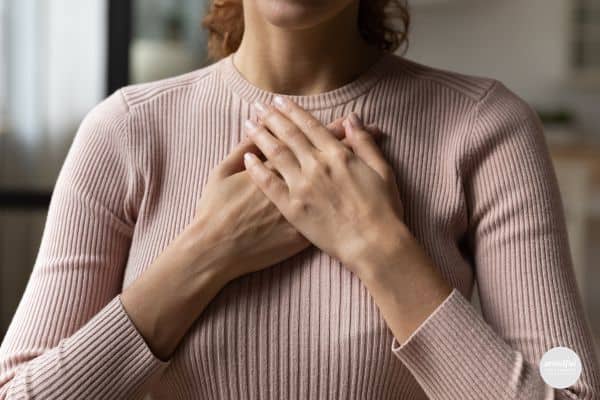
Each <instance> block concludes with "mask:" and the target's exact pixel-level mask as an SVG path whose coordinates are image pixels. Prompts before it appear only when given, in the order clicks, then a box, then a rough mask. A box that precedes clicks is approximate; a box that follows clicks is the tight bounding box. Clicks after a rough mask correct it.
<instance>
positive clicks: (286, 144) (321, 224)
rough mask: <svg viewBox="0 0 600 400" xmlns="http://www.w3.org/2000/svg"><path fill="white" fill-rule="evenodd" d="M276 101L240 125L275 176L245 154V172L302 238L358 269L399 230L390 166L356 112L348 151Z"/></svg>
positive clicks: (300, 112)
mask: <svg viewBox="0 0 600 400" xmlns="http://www.w3.org/2000/svg"><path fill="white" fill-rule="evenodd" d="M278 100H280V101H278ZM274 104H275V106H276V108H275V107H272V106H270V105H265V104H260V103H259V104H255V108H256V111H257V114H258V116H259V118H260V122H261V123H262V125H263V126H261V125H260V124H255V123H252V122H251V121H250V120H248V121H247V122H246V124H245V127H246V132H247V135H248V136H249V137H250V139H252V141H254V143H255V144H256V145H257V146H258V148H259V149H260V150H261V152H262V153H263V154H264V155H265V157H266V158H267V159H268V160H269V161H270V163H272V165H273V167H274V169H275V170H276V171H277V172H278V173H279V174H280V176H279V175H277V173H275V172H274V171H273V170H271V169H269V168H267V167H266V166H265V165H264V164H263V163H262V161H261V160H260V159H259V158H258V157H256V155H254V154H251V153H248V154H247V155H246V157H245V165H246V169H247V170H248V172H249V173H250V175H251V177H252V179H253V180H254V181H255V183H256V184H257V185H258V186H259V187H260V189H261V190H262V191H263V192H264V193H265V195H266V196H267V197H268V198H269V199H270V200H271V201H272V202H273V203H274V204H275V206H276V207H277V208H279V210H280V211H281V213H282V214H283V216H284V217H285V218H286V219H287V220H288V221H289V222H290V223H291V224H292V225H294V226H295V227H296V229H297V230H298V231H299V232H300V233H301V234H302V235H303V236H305V237H306V238H307V239H308V240H309V241H311V242H312V243H313V244H315V245H316V246H317V247H319V248H321V249H322V250H323V251H325V252H327V253H328V254H329V255H331V256H333V257H335V258H337V259H339V260H340V261H342V262H343V263H344V264H345V265H346V266H347V267H349V268H350V269H351V270H353V271H355V272H358V271H357V269H358V268H360V267H361V265H362V263H364V264H366V263H367V260H366V258H368V257H369V256H370V255H372V253H373V251H374V250H376V247H375V246H378V245H380V244H382V243H385V240H383V239H385V238H391V237H398V235H401V234H403V233H404V228H403V227H404V224H403V222H402V218H403V210H402V204H401V201H400V196H399V193H398V189H397V185H396V180H395V177H394V173H393V171H392V168H391V167H390V165H389V164H388V163H387V161H386V160H385V158H384V156H383V154H382V153H381V151H380V150H379V148H378V147H377V144H376V143H375V141H374V140H373V138H372V135H370V134H369V133H368V132H367V131H366V130H365V128H364V126H363V124H362V122H361V121H360V119H359V118H358V117H357V116H356V114H351V116H350V118H348V119H346V120H345V122H344V124H345V128H346V138H347V139H348V143H349V145H350V147H351V149H349V148H348V147H347V146H344V145H343V144H341V143H340V142H339V141H338V140H336V139H335V138H334V137H333V135H332V133H331V132H330V131H329V130H328V129H327V127H325V126H324V125H323V124H322V123H321V122H320V121H319V120H318V119H317V118H315V117H314V116H313V115H312V114H310V113H309V112H307V111H305V110H304V109H302V108H301V107H300V106H298V105H297V104H295V103H293V102H292V101H290V100H288V99H285V98H282V97H277V98H276V100H275V101H274Z"/></svg>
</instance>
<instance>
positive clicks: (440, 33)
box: [407, 0, 572, 105]
mask: <svg viewBox="0 0 600 400" xmlns="http://www.w3.org/2000/svg"><path fill="white" fill-rule="evenodd" d="M412 3H414V4H413V7H412V10H411V11H412V16H413V26H412V32H411V42H410V48H409V52H408V53H407V56H408V58H411V59H415V60H417V61H421V62H424V63H428V64H431V65H434V66H438V67H442V68H448V69H452V70H457V71H459V72H464V73H468V74H478V75H484V76H490V77H494V78H497V79H500V80H501V81H503V82H504V83H505V84H507V85H508V86H509V87H510V88H511V89H513V90H515V91H516V92H517V93H519V94H520V95H521V96H523V97H524V98H525V99H526V100H528V101H530V102H533V103H536V104H546V103H552V102H555V101H556V100H557V96H556V95H557V93H559V92H560V90H561V82H562V81H563V80H565V79H566V78H567V77H568V74H569V56H570V55H569V51H570V47H569V41H570V39H569V37H570V17H571V15H572V12H571V3H570V0H500V1H481V0H446V1H441V0H440V1H437V2H433V4H431V5H418V3H421V2H420V1H418V0H415V1H413V2H412ZM550 105H552V104H550Z"/></svg>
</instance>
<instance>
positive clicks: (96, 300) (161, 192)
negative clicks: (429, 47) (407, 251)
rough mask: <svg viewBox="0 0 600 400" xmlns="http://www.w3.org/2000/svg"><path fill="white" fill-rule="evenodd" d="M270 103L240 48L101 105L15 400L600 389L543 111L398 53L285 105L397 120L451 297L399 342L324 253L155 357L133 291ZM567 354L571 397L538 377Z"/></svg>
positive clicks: (244, 294)
mask: <svg viewBox="0 0 600 400" xmlns="http://www.w3.org/2000/svg"><path fill="white" fill-rule="evenodd" d="M273 95H274V94H273V93H271V92H268V91H265V90H263V89H261V88H259V87H257V86H254V85H253V84H252V83H251V82H250V81H248V80H247V79H246V78H245V77H244V76H243V75H242V74H241V72H240V71H239V70H238V69H237V68H236V66H235V64H234V62H233V56H232V55H230V56H228V57H225V58H223V59H221V60H219V61H217V62H215V63H213V64H210V65H208V66H205V67H203V68H200V69H197V70H195V71H192V72H190V73H187V74H183V75H179V76H176V77H172V78H169V79H165V80H161V81H155V82H151V83H145V84H137V85H131V86H127V87H124V88H122V89H120V90H118V91H116V92H115V93H114V94H113V95H111V96H109V97H108V98H107V99H105V100H104V101H102V102H101V103H100V104H98V105H97V106H96V107H94V109H93V110H91V111H90V112H89V114H88V115H87V116H86V117H85V119H84V120H83V121H82V123H81V125H80V127H79V129H78V131H77V133H76V135H75V137H74V139H73V142H72V145H71V147H70V149H69V151H68V154H67V157H66V159H65V162H64V164H63V166H62V168H61V170H60V173H59V176H58V178H57V181H56V185H55V188H54V192H53V195H52V199H51V203H50V207H49V211H48V215H47V219H46V223H45V227H44V231H43V236H42V240H41V244H40V248H39V253H38V255H37V258H36V261H35V265H34V267H33V272H32V274H31V277H30V279H29V282H28V284H27V288H26V290H25V293H24V295H23V298H22V299H21V301H20V303H19V306H18V309H17V311H16V314H15V316H14V318H13V320H12V322H11V324H10V327H9V329H8V332H7V334H6V336H5V338H4V340H3V343H2V345H1V347H0V399H1V400H5V399H130V398H131V399H141V398H143V397H144V396H145V395H146V394H150V395H151V398H152V399H181V400H184V399H205V400H213V399H214V400H216V399H223V400H224V399H243V400H245V399H248V400H250V399H286V400H287V399H290V400H292V399H298V400H306V399H311V400H316V399H344V400H348V399H349V400H358V399H361V400H363V399H374V400H375V399H382V400H391V399H409V400H421V399H427V398H430V399H439V400H442V399H443V400H447V399H461V400H468V399H473V400H475V399H493V400H498V399H522V400H525V399H527V400H532V399H565V400H566V399H571V400H574V399H580V400H584V399H586V400H593V399H596V400H597V399H599V398H600V375H599V372H598V365H597V362H596V359H595V357H594V350H593V345H592V339H591V338H592V336H591V332H590V328H589V322H588V321H587V320H586V318H585V316H584V313H583V309H582V304H581V300H580V298H579V297H578V295H577V293H578V292H577V286H576V283H575V279H574V274H573V267H572V261H571V255H570V253H569V247H568V238H567V233H566V224H565V219H564V214H563V210H562V203H561V198H560V194H559V190H558V185H557V181H556V177H555V172H554V170H553V167H552V161H551V158H550V156H549V151H548V148H547V145H546V142H545V138H544V134H543V129H542V126H541V123H540V120H539V118H538V116H537V115H536V114H535V112H534V111H533V110H532V108H531V107H530V106H529V105H528V104H527V103H525V102H524V101H523V100H522V99H520V98H519V97H518V96H517V95H515V94H514V93H513V92H512V91H510V90H509V89H508V88H507V87H506V86H505V85H503V84H502V83H501V82H499V81H497V80H494V79H489V78H484V77H476V76H468V75H463V74H459V73H455V72H451V71H446V70H441V69H436V68H433V67H429V66H426V65H423V64H419V63H416V62H413V61H409V60H407V59H405V58H403V57H400V56H398V55H393V54H386V55H385V56H383V57H382V58H381V59H379V60H378V61H376V62H375V63H374V64H373V65H372V66H371V68H369V69H368V70H366V71H365V72H363V73H362V74H361V75H360V76H358V77H356V78H355V79H354V80H352V81H350V82H349V83H347V84H345V85H343V86H341V87H339V88H337V89H334V90H331V91H329V92H325V93H320V94H314V95H304V96H289V97H290V98H291V99H293V100H295V101H296V102H298V103H299V104H300V105H301V106H303V107H305V108H307V109H308V110H310V111H311V112H312V113H313V114H314V115H316V116H317V117H318V118H319V119H320V120H321V121H322V122H323V123H328V122H330V121H332V120H333V119H335V118H337V117H339V116H343V115H347V114H348V113H349V112H350V111H355V112H356V113H357V114H358V115H360V116H362V118H363V119H364V120H365V122H367V123H375V124H377V126H378V127H379V128H380V129H381V130H382V131H383V132H384V133H385V135H384V138H383V139H382V140H381V147H382V149H383V151H384V153H385V155H386V157H387V158H388V160H389V161H390V163H391V165H392V167H393V168H394V170H395V171H396V175H397V183H398V186H399V189H400V194H401V196H402V201H403V204H404V208H405V222H406V224H407V226H408V227H409V228H410V230H411V232H412V233H413V234H414V235H415V237H416V238H417V239H418V240H419V242H420V243H421V244H422V246H423V248H424V249H425V250H426V252H427V253H428V254H429V255H430V257H431V259H432V261H433V262H434V263H435V265H436V267H437V268H439V270H440V271H441V273H442V274H443V276H444V277H445V278H446V279H447V281H448V282H449V283H450V284H451V285H452V286H453V288H454V289H453V291H452V293H451V294H450V295H449V296H448V298H446V300H445V301H444V302H443V303H442V304H441V305H440V306H439V307H438V308H437V309H436V310H435V311H434V313H433V314H431V315H430V316H429V318H428V319H427V320H426V321H425V322H424V323H423V324H422V325H421V326H420V327H419V328H418V329H417V331H415V332H414V333H413V335H412V336H411V337H410V338H409V339H408V340H406V341H405V342H404V343H399V342H398V341H397V340H396V339H395V338H394V337H393V335H392V333H391V331H390V330H389V329H388V328H387V326H386V324H385V321H384V320H383V317H382V315H381V314H380V312H379V310H378V308H377V306H376V305H375V303H374V302H373V300H372V298H371V296H370V294H369V292H368V291H367V290H366V288H365V286H363V284H362V283H361V281H360V280H359V279H358V278H357V277H356V276H355V275H353V274H352V273H351V272H350V271H348V270H347V269H346V268H345V267H344V266H343V265H341V264H340V262H338V261H337V260H335V259H332V258H331V257H329V256H328V255H326V254H324V253H323V252H321V251H320V250H319V249H317V248H315V247H310V248H308V249H307V250H305V251H303V252H301V253H299V254H298V255H296V256H294V257H291V258H289V259H287V260H285V261H283V262H281V263H279V264H277V265H274V266H272V267H269V268H267V269H265V270H263V271H260V272H257V273H253V274H250V275H246V276H243V277H241V278H238V279H236V280H234V281H232V282H230V283H229V284H228V285H227V286H226V287H225V288H224V289H223V290H222V291H221V292H220V293H219V294H218V295H217V296H216V297H215V298H214V300H213V301H212V302H211V303H210V304H209V306H208V307H207V308H206V310H205V311H204V312H203V313H202V315H201V316H200V317H199V318H198V319H197V321H196V322H195V324H194V325H193V326H192V328H191V329H190V331H189V332H188V334H187V335H186V336H185V338H184V340H183V341H182V343H181V345H180V346H179V348H178V349H177V351H176V353H175V354H174V355H173V357H172V358H171V359H169V360H167V361H162V360H160V359H158V358H157V357H155V356H154V355H153V353H152V351H151V350H150V348H149V347H148V345H147V343H146V342H145V340H144V338H143V337H142V336H141V335H140V334H139V332H138V331H137V329H136V327H135V326H134V324H133V323H132V321H131V320H130V319H129V316H128V315H127V313H126V311H125V309H124V308H123V306H122V303H121V300H120V293H121V292H122V291H123V289H124V288H126V287H127V286H128V285H130V284H131V283H132V282H133V281H134V280H135V279H136V278H138V277H139V276H140V275H141V274H142V273H143V272H144V270H145V269H146V268H148V266H149V265H151V263H152V261H153V260H154V259H155V258H156V257H157V256H158V255H159V254H160V253H161V252H162V251H163V250H164V249H165V248H166V247H167V245H168V244H169V243H170V242H171V241H172V240H173V239H174V238H175V237H176V236H177V235H178V234H179V233H180V232H181V231H182V230H183V229H184V228H185V227H186V226H187V225H188V224H189V223H190V222H191V221H192V219H193V217H194V211H195V206H196V204H197V201H198V199H199V198H200V194H201V190H202V186H203V185H204V183H205V182H206V179H207V176H208V173H209V172H210V171H211V169H212V168H213V167H214V166H215V165H216V164H217V163H218V162H219V161H220V160H221V159H223V157H225V155H226V154H227V153H228V152H229V151H230V150H231V149H232V147H233V146H234V145H235V144H236V143H237V142H239V141H240V139H241V138H242V136H243V131H242V124H243V121H244V120H245V119H247V118H254V117H255V116H254V115H253V109H252V106H251V105H252V102H253V101H254V100H256V99H260V100H262V101H264V102H269V101H271V100H272V98H273ZM397 268H402V265H398V266H397ZM475 280H477V282H478V287H479V290H480V299H481V313H482V315H483V317H482V316H481V315H480V314H479V313H477V312H476V310H475V308H474V307H473V306H472V305H471V303H470V302H469V299H470V298H471V295H472V291H473V285H474V282H475ZM555 346H567V347H569V348H571V349H573V350H574V351H575V352H577V353H578V354H579V356H580V357H581V360H582V363H583V374H582V376H581V378H580V380H579V381H578V382H577V383H576V384H575V385H573V386H572V387H570V388H567V389H562V390H553V389H552V388H550V387H548V386H546V385H545V384H544V382H543V381H542V380H541V378H540V375H539V372H538V362H539V360H540V358H541V356H542V355H543V353H544V352H545V351H547V350H548V349H550V348H552V347H555Z"/></svg>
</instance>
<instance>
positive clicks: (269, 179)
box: [262, 174, 275, 188]
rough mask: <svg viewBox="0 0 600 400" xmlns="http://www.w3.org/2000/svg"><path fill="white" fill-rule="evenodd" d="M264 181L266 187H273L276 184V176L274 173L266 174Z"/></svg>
mask: <svg viewBox="0 0 600 400" xmlns="http://www.w3.org/2000/svg"><path fill="white" fill-rule="evenodd" d="M262 181H263V185H265V187H267V188H272V187H273V186H274V185H275V176H274V175H273V174H264V175H263V178H262Z"/></svg>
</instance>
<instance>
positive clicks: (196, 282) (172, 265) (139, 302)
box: [121, 224, 232, 360]
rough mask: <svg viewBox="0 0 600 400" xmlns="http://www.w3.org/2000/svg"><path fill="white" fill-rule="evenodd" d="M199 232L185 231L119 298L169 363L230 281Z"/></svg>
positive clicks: (216, 256) (155, 348)
mask: <svg viewBox="0 0 600 400" xmlns="http://www.w3.org/2000/svg"><path fill="white" fill-rule="evenodd" d="M199 237H200V235H199V232H198V226H197V225H194V224H191V225H189V226H188V227H187V228H186V229H185V230H184V231H183V232H182V233H181V234H180V235H179V236H178V237H177V238H176V239H175V240H174V241H173V242H171V244H170V245H169V246H168V247H167V249H165V251H164V252H163V253H161V254H160V256H159V257H158V258H157V259H156V260H155V261H154V262H153V263H152V265H150V266H149V267H148V270H147V271H146V272H144V273H143V274H142V275H141V276H140V277H139V278H138V279H137V280H136V281H135V282H134V283H133V284H132V285H131V286H129V287H128V288H127V289H126V290H124V291H123V293H122V294H121V300H122V302H123V306H124V308H125V309H126V310H127V313H128V314H129V316H130V318H131V320H132V321H133V323H134V325H135V326H136V327H137V328H138V330H139V332H140V334H141V335H142V336H143V337H144V339H145V340H146V342H147V344H148V346H149V347H150V348H151V349H152V351H153V352H154V354H155V355H156V356H157V357H158V358H160V359H162V360H167V359H169V358H170V357H171V355H172V354H173V352H174V351H175V349H176V348H177V346H178V345H179V343H180V342H181V340H182V338H183V337H184V336H185V334H186V333H187V331H188V330H189V329H190V327H191V325H192V324H193V323H194V321H195V320H196V319H197V318H198V316H199V315H200V314H201V313H202V311H203V310H204V309H205V308H206V306H207V305H208V304H209V303H210V301H211V300H212V299H213V298H214V297H215V296H216V295H217V293H218V292H219V291H220V290H221V289H222V288H223V286H225V284H227V282H228V281H229V280H230V279H231V278H232V277H230V276H228V275H227V273H226V271H228V269H226V268H224V265H222V263H223V262H224V261H223V260H224V257H221V256H220V255H217V252H216V251H214V250H213V249H212V248H211V246H210V245H209V244H208V243H203V242H202V240H199Z"/></svg>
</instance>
